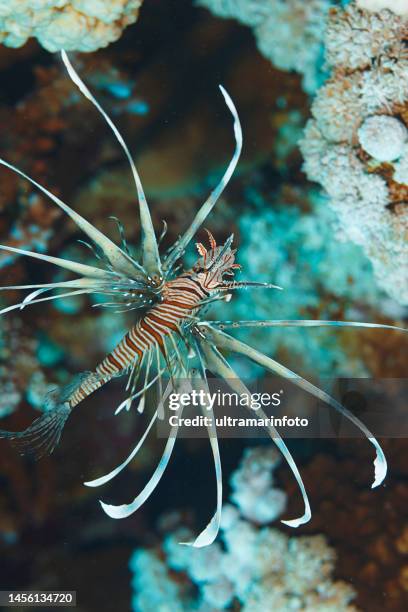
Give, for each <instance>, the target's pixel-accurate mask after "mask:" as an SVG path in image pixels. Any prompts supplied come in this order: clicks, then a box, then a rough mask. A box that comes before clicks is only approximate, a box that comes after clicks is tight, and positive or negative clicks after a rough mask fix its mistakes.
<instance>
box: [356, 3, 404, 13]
mask: <svg viewBox="0 0 408 612" xmlns="http://www.w3.org/2000/svg"><path fill="white" fill-rule="evenodd" d="M357 6H359V7H360V8H362V9H367V10H368V11H381V10H382V9H389V10H390V11H393V12H394V13H396V14H397V15H408V4H407V2H406V0H357Z"/></svg>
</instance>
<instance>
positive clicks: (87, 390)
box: [69, 273, 209, 408]
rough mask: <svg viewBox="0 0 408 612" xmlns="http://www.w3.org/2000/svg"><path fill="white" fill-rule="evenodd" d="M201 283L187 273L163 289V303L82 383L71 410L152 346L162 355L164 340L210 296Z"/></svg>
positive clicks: (138, 358) (174, 332)
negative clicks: (158, 349)
mask: <svg viewBox="0 0 408 612" xmlns="http://www.w3.org/2000/svg"><path fill="white" fill-rule="evenodd" d="M203 285H204V282H200V280H199V279H198V278H197V277H195V278H192V276H191V274H190V273H185V274H182V275H181V276H179V277H178V278H176V279H175V280H173V281H169V282H168V283H166V284H165V286H164V288H163V294H162V297H163V299H162V301H161V302H159V303H157V304H155V305H154V306H152V308H150V309H149V310H148V311H147V312H146V313H145V314H144V315H143V316H142V317H141V319H139V321H138V322H137V323H136V324H135V325H134V326H133V327H132V328H131V329H130V330H129V331H128V333H127V334H126V336H124V337H123V338H122V340H121V341H120V342H119V344H118V345H117V346H116V347H115V348H114V349H113V351H112V352H111V353H109V355H107V356H106V357H105V359H104V360H103V361H102V362H101V363H100V364H99V365H98V366H97V367H96V370H95V372H92V373H90V374H89V376H88V377H87V378H86V379H85V380H84V381H83V382H82V383H81V385H80V386H79V387H78V388H77V389H76V390H75V391H74V393H73V394H72V395H71V397H70V399H69V404H70V407H71V408H74V406H76V405H77V404H79V403H80V402H81V401H82V400H83V399H85V398H86V397H87V396H88V395H90V394H91V393H93V392H94V391H96V390H97V389H99V387H101V386H102V385H104V384H105V383H106V382H108V381H109V380H110V379H111V378H113V377H114V376H117V375H118V374H121V373H123V371H124V370H126V369H127V368H128V367H129V366H131V365H132V364H133V363H134V362H135V361H138V362H140V361H141V360H142V358H143V355H145V354H146V352H147V351H149V350H150V349H151V348H152V347H153V346H154V345H158V346H159V348H160V350H161V351H162V352H163V353H164V351H165V348H164V341H165V337H166V336H170V334H179V333H180V329H181V327H182V326H183V324H184V323H185V322H186V321H188V320H189V317H190V316H191V315H192V314H194V312H195V311H196V309H197V308H199V306H200V302H201V301H202V300H205V299H206V298H207V297H208V296H209V292H208V291H207V289H206V288H205V287H204V286H203Z"/></svg>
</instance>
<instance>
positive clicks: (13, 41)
mask: <svg viewBox="0 0 408 612" xmlns="http://www.w3.org/2000/svg"><path fill="white" fill-rule="evenodd" d="M141 3H142V0H109V2H104V1H103V0H0V41H1V42H3V44H5V45H7V46H8V47H20V46H21V45H23V44H24V43H25V42H26V40H27V39H28V38H30V36H35V37H36V38H37V39H38V41H39V42H40V43H41V45H42V46H43V47H45V48H46V49H48V51H52V52H54V51H58V50H59V49H66V50H76V51H95V50H96V49H99V48H100V47H106V46H107V45H108V44H109V43H111V42H113V41H114V40H117V39H118V38H119V36H120V35H121V33H122V31H123V30H124V28H125V27H126V26H127V25H129V24H131V23H134V22H135V21H136V19H137V16H138V13H139V8H140V5H141Z"/></svg>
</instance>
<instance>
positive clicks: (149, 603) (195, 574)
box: [130, 447, 356, 612]
mask: <svg viewBox="0 0 408 612" xmlns="http://www.w3.org/2000/svg"><path fill="white" fill-rule="evenodd" d="M278 462H279V459H278V457H277V455H276V453H275V451H274V450H271V449H265V448H262V447H259V448H256V449H251V450H249V449H247V451H246V453H245V455H244V460H243V462H242V465H241V466H240V468H239V469H238V471H237V472H235V474H233V476H232V479H231V484H232V486H233V489H234V494H233V498H234V499H235V501H237V500H243V499H246V498H247V495H248V490H249V489H251V488H259V487H260V488H261V489H262V488H264V487H265V486H267V487H268V486H269V481H270V479H271V469H273V468H274V467H275V466H276V465H277V464H278ZM282 496H283V497H284V494H282ZM252 502H253V506H254V508H253V512H254V514H255V515H256V516H259V515H263V516H264V509H263V501H262V497H260V496H255V497H253V500H252ZM270 503H271V505H272V506H273V507H274V509H275V518H276V516H277V515H278V514H279V513H280V512H281V511H282V509H283V508H282V505H281V500H279V501H277V498H276V497H275V502H270ZM256 506H259V508H258V510H259V514H258V511H257V509H256ZM246 509H247V508H246V503H244V504H243V505H242V504H241V503H239V502H238V507H237V506H234V505H232V504H230V505H227V506H226V507H225V508H224V515H223V524H222V540H223V546H221V544H219V543H215V544H212V545H211V546H210V547H208V548H205V549H195V550H193V549H191V548H188V547H184V546H180V544H179V543H178V542H179V541H180V540H183V539H184V540H185V539H186V538H187V539H188V538H189V537H191V534H190V533H188V532H187V530H179V532H177V533H175V534H172V535H168V536H167V537H166V538H165V541H164V545H163V551H159V550H143V549H138V550H136V551H135V552H134V554H133V555H132V558H131V561H130V569H131V571H132V573H133V580H132V585H133V588H134V596H133V602H132V608H133V610H134V611H135V612H145V611H147V610H151V609H152V607H157V608H158V609H160V610H161V611H162V612H167V611H170V610H171V611H172V612H173V611H178V610H180V611H181V610H201V611H203V612H204V611H207V612H211V611H215V610H224V609H226V608H228V607H229V606H231V605H232V604H234V609H239V610H242V611H244V612H263V611H264V610H274V611H275V612H287V610H293V609H296V610H297V609H302V610H305V611H308V612H312V611H313V612H315V611H318V610H321V611H322V612H323V611H327V612H328V611H329V610H333V611H337V612H345V611H348V612H351V611H352V610H356V608H354V606H352V605H350V601H351V600H352V599H353V597H354V595H355V594H354V592H353V589H352V588H351V587H350V586H349V585H347V584H346V583H345V582H341V581H336V582H333V581H332V577H331V576H332V572H333V569H334V564H335V559H336V555H335V552H334V550H333V549H331V548H330V547H329V546H328V544H327V542H326V539H325V538H324V536H306V537H300V538H295V537H288V536H287V535H285V534H284V533H282V532H280V531H279V530H277V529H273V528H270V527H258V526H257V525H256V524H254V523H253V522H250V521H248V520H246V518H245V516H244V514H245V513H246ZM270 516H271V517H272V514H271V515H270ZM264 518H266V517H265V516H264ZM261 522H262V523H264V522H265V523H266V522H268V521H267V520H265V521H261ZM193 585H196V587H197V588H198V592H199V595H198V597H197V596H195V595H194V589H193Z"/></svg>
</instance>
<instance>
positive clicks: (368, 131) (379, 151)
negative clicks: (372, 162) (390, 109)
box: [357, 115, 408, 162]
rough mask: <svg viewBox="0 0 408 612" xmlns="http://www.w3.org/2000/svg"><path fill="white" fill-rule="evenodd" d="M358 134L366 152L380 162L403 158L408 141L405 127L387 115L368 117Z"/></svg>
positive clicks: (407, 132) (407, 131)
mask: <svg viewBox="0 0 408 612" xmlns="http://www.w3.org/2000/svg"><path fill="white" fill-rule="evenodd" d="M357 133H358V140H359V142H360V144H361V146H362V147H363V149H364V151H365V152H366V153H368V154H369V155H371V157H374V159H376V160H377V161H380V162H392V161H394V160H396V159H398V158H399V157H401V155H402V153H403V151H404V145H405V143H406V141H407V139H408V130H407V128H406V127H405V125H404V124H403V123H402V122H401V121H399V119H396V118H395V117H388V116H387V115H374V116H371V117H368V118H367V119H366V120H365V121H364V123H363V124H362V125H361V127H360V128H359V129H358V132H357Z"/></svg>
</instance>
